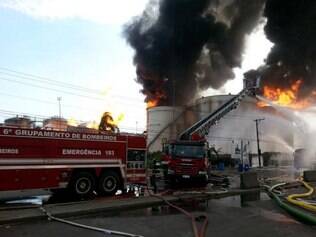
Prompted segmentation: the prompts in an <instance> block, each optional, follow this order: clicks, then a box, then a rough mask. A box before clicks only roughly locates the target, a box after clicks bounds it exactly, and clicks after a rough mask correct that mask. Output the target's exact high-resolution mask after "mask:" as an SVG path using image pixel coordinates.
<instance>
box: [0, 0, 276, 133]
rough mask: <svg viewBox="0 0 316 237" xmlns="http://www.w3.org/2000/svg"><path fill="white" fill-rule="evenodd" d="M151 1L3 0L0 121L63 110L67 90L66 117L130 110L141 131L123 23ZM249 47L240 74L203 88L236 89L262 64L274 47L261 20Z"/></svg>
mask: <svg viewBox="0 0 316 237" xmlns="http://www.w3.org/2000/svg"><path fill="white" fill-rule="evenodd" d="M147 2H148V0H115V1H108V0H0V35H1V37H0V52H1V56H0V83H1V91H0V100H1V103H0V122H1V121H2V120H3V119H5V118H8V117H10V116H12V114H31V115H41V116H45V117H50V116H54V115H58V101H57V97H62V100H61V104H62V106H61V107H62V116H63V117H65V118H72V119H75V120H80V121H93V120H95V121H97V122H98V121H99V118H100V116H101V114H102V113H103V112H104V111H110V112H112V113H113V114H114V117H117V116H119V115H120V114H124V115H125V117H124V120H123V121H122V122H121V124H120V127H121V129H122V130H125V131H130V132H135V130H136V124H137V129H138V131H139V132H140V131H142V130H143V129H145V127H146V105H145V103H144V102H143V99H144V96H143V95H142V94H141V93H140V92H139V91H140V89H141V87H140V85H138V84H137V83H136V82H135V80H134V79H135V77H136V75H135V67H134V65H133V50H132V49H131V48H130V47H129V46H128V45H127V43H126V42H125V40H124V38H123V36H122V30H123V25H124V24H125V23H126V22H129V21H130V20H131V19H132V17H134V16H137V15H139V14H141V12H142V11H143V10H144V8H145V6H146V4H147ZM154 13H156V12H155V11H154V12H153V14H154ZM154 18H155V17H153V19H154ZM258 45H260V47H259V48H258ZM246 46H247V47H246V50H245V52H244V61H243V64H242V68H240V69H235V74H236V78H235V79H234V80H231V81H229V82H228V83H227V84H226V85H225V86H224V87H223V88H221V89H220V90H218V91H215V90H212V89H209V90H207V91H205V92H203V93H202V94H201V95H203V96H208V95H212V94H220V93H237V92H238V91H239V90H240V89H241V88H242V74H243V72H245V71H247V70H249V69H253V68H257V67H258V66H259V65H261V64H262V63H263V60H264V58H265V57H266V54H267V53H268V52H269V49H270V47H271V43H270V42H269V41H268V40H267V39H266V38H265V36H264V33H263V27H262V25H261V26H259V27H258V29H256V30H255V31H254V32H253V33H252V34H251V35H250V36H249V37H248V38H247V44H246ZM6 69H10V70H14V71H18V72H23V73H28V74H33V75H37V76H41V77H44V78H48V79H49V80H56V81H60V82H64V83H71V84H74V85H77V86H81V87H84V88H89V89H93V90H94V91H93V93H89V94H87V93H86V92H83V91H77V90H69V89H67V88H62V87H60V86H56V85H52V84H47V83H40V82H39V81H38V80H43V79H42V78H34V77H31V78H30V77H28V76H27V77H25V75H24V76H23V75H22V76H21V74H18V75H16V74H15V75H12V71H7V70H6ZM44 80H45V79H44ZM14 81H15V82H14ZM16 81H17V82H16ZM25 84H28V85H25ZM29 84H33V86H30V85H29ZM34 85H35V86H34ZM39 87H40V88H39ZM43 87H45V88H43ZM47 88H50V90H48V89H47ZM62 91H63V92H62ZM65 91H66V93H65ZM74 94H76V95H78V94H80V95H81V96H76V95H74ZM91 97H93V99H92V98H91ZM96 97H97V99H96ZM6 111H13V113H12V114H11V113H7V112H6ZM37 117H38V116H37Z"/></svg>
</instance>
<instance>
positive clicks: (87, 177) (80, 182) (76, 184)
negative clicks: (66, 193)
mask: <svg viewBox="0 0 316 237" xmlns="http://www.w3.org/2000/svg"><path fill="white" fill-rule="evenodd" d="M94 188H95V178H94V176H93V175H92V174H91V173H89V172H79V173H77V174H75V175H74V176H73V177H72V181H71V183H70V190H71V191H72V193H73V194H74V195H76V196H79V197H87V196H89V195H91V194H92V192H93V190H94Z"/></svg>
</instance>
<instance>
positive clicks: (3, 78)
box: [0, 77, 142, 105]
mask: <svg viewBox="0 0 316 237" xmlns="http://www.w3.org/2000/svg"><path fill="white" fill-rule="evenodd" d="M0 80H5V81H9V82H14V83H18V84H23V85H26V86H31V87H37V88H41V89H45V90H50V91H55V92H58V93H64V94H66V95H73V96H77V97H81V98H82V97H84V98H87V99H92V100H98V101H104V100H105V99H104V98H100V97H94V96H88V95H83V94H78V93H74V92H70V91H65V90H60V89H55V88H50V87H45V86H40V85H35V84H32V83H28V82H22V81H18V80H13V79H11V78H5V77H0ZM130 100H133V99H128V100H125V102H127V104H131V103H133V102H130ZM136 101H137V102H139V103H142V102H141V101H140V100H136V99H135V102H136ZM133 105H135V103H133Z"/></svg>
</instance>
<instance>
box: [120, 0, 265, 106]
mask: <svg viewBox="0 0 316 237" xmlns="http://www.w3.org/2000/svg"><path fill="white" fill-rule="evenodd" d="M264 2H265V0H222V1H220V0H160V1H159V2H158V11H157V14H158V17H157V19H156V20H152V17H151V15H154V14H155V11H153V9H154V8H155V6H156V5H155V4H156V3H155V1H151V2H150V3H149V6H148V7H147V11H145V12H144V13H143V15H142V16H140V17H138V18H137V19H135V20H134V21H133V22H131V23H129V24H128V25H127V26H126V28H125V30H124V34H125V37H126V39H127V42H128V43H129V44H130V45H131V46H132V47H133V48H134V50H135V57H134V63H135V65H136V68H137V69H136V70H137V82H139V83H140V84H142V86H143V90H142V92H143V93H144V94H145V95H146V99H145V100H146V101H147V102H148V101H157V102H158V104H157V105H185V104H186V103H188V102H189V101H190V100H192V99H193V98H194V97H195V96H196V95H197V93H198V92H199V91H200V90H202V89H206V88H209V87H212V88H215V89H217V88H220V87H221V86H222V85H223V84H224V83H225V82H226V81H227V80H228V79H233V77H234V73H233V71H232V69H233V68H234V67H238V66H240V64H241V61H242V52H243V48H244V40H245V36H246V35H247V34H249V33H251V31H252V30H253V28H254V27H255V26H256V25H257V24H258V21H259V19H260V17H261V16H262V10H263V6H264ZM150 10H151V11H150Z"/></svg>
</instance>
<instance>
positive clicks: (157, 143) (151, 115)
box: [147, 106, 183, 152]
mask: <svg viewBox="0 0 316 237" xmlns="http://www.w3.org/2000/svg"><path fill="white" fill-rule="evenodd" d="M182 112H183V107H172V106H157V107H152V108H148V109H147V145H148V149H149V151H150V152H154V151H161V149H162V143H163V142H165V141H167V140H170V139H176V137H177V134H178V131H181V129H182V128H183V120H182V116H181V118H180V117H179V116H180V115H181V114H182ZM174 120H177V122H176V123H175V124H174V125H173V122H174Z"/></svg>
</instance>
